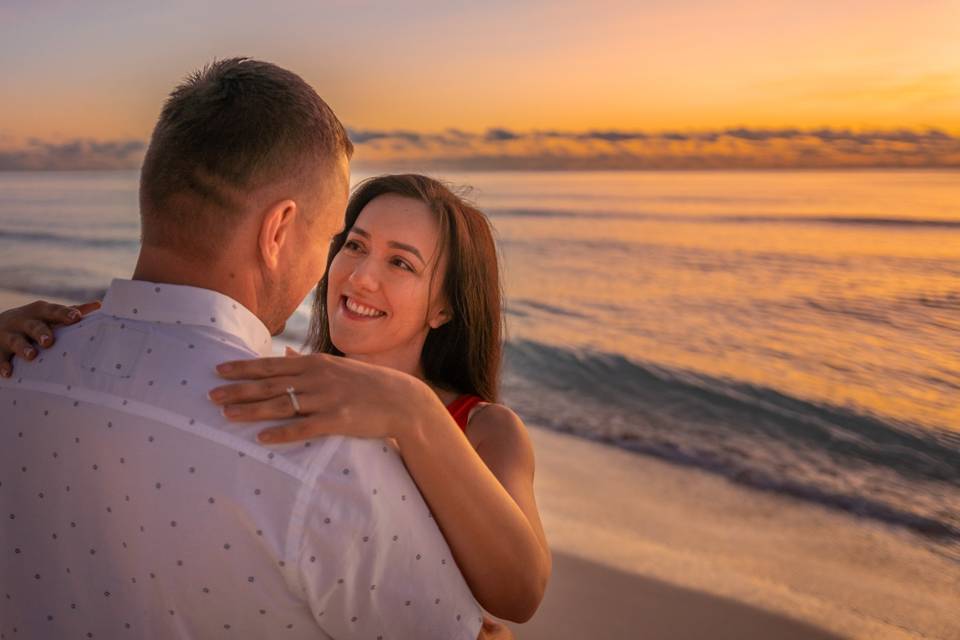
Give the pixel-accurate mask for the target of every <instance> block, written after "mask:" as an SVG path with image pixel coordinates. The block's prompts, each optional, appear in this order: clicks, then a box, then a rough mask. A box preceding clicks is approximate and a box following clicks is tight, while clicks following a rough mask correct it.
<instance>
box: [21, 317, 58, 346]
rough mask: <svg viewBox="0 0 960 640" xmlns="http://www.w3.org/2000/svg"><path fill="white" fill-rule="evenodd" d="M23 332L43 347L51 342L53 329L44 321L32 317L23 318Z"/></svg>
mask: <svg viewBox="0 0 960 640" xmlns="http://www.w3.org/2000/svg"><path fill="white" fill-rule="evenodd" d="M23 332H24V333H25V334H27V336H28V337H29V338H30V339H31V340H33V341H34V342H36V343H37V344H38V345H40V346H41V347H42V348H44V349H46V348H47V347H49V346H50V345H52V344H53V330H52V329H51V328H50V327H49V326H48V325H47V323H45V322H42V321H40V320H36V319H34V318H31V319H29V320H24V322H23Z"/></svg>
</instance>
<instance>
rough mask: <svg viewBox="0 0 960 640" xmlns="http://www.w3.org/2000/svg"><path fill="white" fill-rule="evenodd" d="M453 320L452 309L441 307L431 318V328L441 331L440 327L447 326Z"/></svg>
mask: <svg viewBox="0 0 960 640" xmlns="http://www.w3.org/2000/svg"><path fill="white" fill-rule="evenodd" d="M451 320H453V313H452V312H451V311H450V309H447V308H446V307H441V308H440V309H438V310H437V312H436V313H434V314H433V316H432V317H431V318H430V328H431V329H439V328H440V327H442V326H443V325H445V324H447V323H448V322H450V321H451Z"/></svg>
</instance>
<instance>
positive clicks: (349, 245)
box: [343, 240, 361, 251]
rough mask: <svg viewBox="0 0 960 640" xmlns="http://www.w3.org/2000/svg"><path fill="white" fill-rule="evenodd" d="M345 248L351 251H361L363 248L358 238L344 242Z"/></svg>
mask: <svg viewBox="0 0 960 640" xmlns="http://www.w3.org/2000/svg"><path fill="white" fill-rule="evenodd" d="M343 248H344V249H348V250H350V251H359V250H360V249H361V247H360V243H359V242H357V241H356V240H347V241H346V242H345V243H344V245H343Z"/></svg>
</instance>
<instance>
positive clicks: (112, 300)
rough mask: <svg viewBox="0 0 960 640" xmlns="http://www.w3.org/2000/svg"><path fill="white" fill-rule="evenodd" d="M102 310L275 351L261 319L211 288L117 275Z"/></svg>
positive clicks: (266, 351) (258, 350) (264, 351)
mask: <svg viewBox="0 0 960 640" xmlns="http://www.w3.org/2000/svg"><path fill="white" fill-rule="evenodd" d="M101 310H102V311H103V312H104V313H107V314H109V315H112V316H116V317H118V318H130V319H131V320H144V321H146V322H164V323H168V324H182V325H195V326H200V327H204V328H206V329H213V330H216V331H222V332H224V333H228V334H230V335H233V336H236V337H237V338H239V339H240V340H241V341H242V342H243V344H245V345H246V346H247V347H249V348H250V349H251V350H252V351H255V352H256V353H258V354H259V355H261V356H269V355H271V354H272V349H271V346H272V338H271V336H270V331H269V330H268V329H267V327H266V325H264V324H263V322H262V321H261V320H260V318H258V317H257V316H255V315H254V314H253V313H252V312H251V311H250V310H249V309H247V308H246V307H245V306H243V305H242V304H240V303H239V302H237V301H236V300H234V299H233V298H230V297H229V296H225V295H223V294H222V293H217V292H216V291H212V290H210V289H200V288H199V287H187V286H184V285H177V284H165V283H162V282H147V281H145V280H124V279H120V278H117V279H115V280H114V281H113V282H111V283H110V288H109V289H108V290H107V295H106V296H104V298H103V305H102V307H101Z"/></svg>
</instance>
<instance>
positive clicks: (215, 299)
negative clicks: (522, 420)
mask: <svg viewBox="0 0 960 640" xmlns="http://www.w3.org/2000/svg"><path fill="white" fill-rule="evenodd" d="M270 347H271V339H270V335H269V332H268V331H267V329H266V327H265V326H264V325H263V324H262V323H261V322H260V321H259V320H258V319H257V318H256V317H255V316H254V315H253V314H252V313H250V312H249V311H248V310H247V309H246V308H244V307H243V306H242V305H240V304H239V303H237V302H235V301H234V300H232V299H230V298H228V297H226V296H223V295H221V294H218V293H215V292H213V291H209V290H205V289H197V288H193V287H183V286H173V285H165V284H154V283H149V282H142V281H139V282H138V281H129V280H115V281H114V282H113V284H112V285H111V287H110V290H109V291H108V293H107V295H106V298H105V299H104V301H103V308H102V310H101V311H100V312H99V313H96V314H94V315H92V316H91V317H89V318H86V319H84V320H82V321H81V322H80V323H78V324H77V325H74V326H71V327H66V328H63V329H60V330H58V331H57V341H56V343H55V344H54V345H53V347H51V348H50V349H47V350H44V351H42V352H41V354H40V357H38V358H37V359H36V360H35V361H34V362H32V363H29V362H25V361H23V360H17V361H16V363H15V371H14V377H13V378H11V379H9V380H0V423H2V424H0V519H2V526H0V634H2V635H0V637H2V638H4V639H15V638H68V637H69V638H80V639H83V638H107V639H111V640H112V639H113V638H137V639H141V638H145V639H149V638H204V639H206V638H291V639H299V638H311V639H314V638H318V637H321V638H327V637H332V638H363V639H365V640H376V639H378V638H380V639H384V640H385V639H388V638H390V639H393V638H400V639H403V638H417V639H421V638H456V639H460V638H463V639H469V640H474V639H475V638H476V637H477V634H478V633H479V630H480V626H481V623H482V619H481V610H480V608H479V606H478V605H477V603H476V602H475V600H474V599H473V597H472V595H471V593H470V590H469V588H468V586H467V584H466V582H465V581H464V579H463V577H462V575H461V574H460V572H459V570H458V568H457V566H456V564H455V563H454V561H453V559H452V556H451V554H450V549H449V547H448V546H447V544H446V541H445V540H444V539H443V536H442V534H441V533H440V530H439V529H438V527H437V525H436V522H435V521H434V520H433V519H432V515H431V514H430V512H429V509H428V508H427V506H426V504H425V502H424V500H423V498H422V497H421V495H420V493H419V491H418V490H417V487H416V485H415V484H414V482H413V480H412V479H411V478H410V476H409V475H408V473H407V472H406V469H405V468H404V466H403V461H402V460H401V458H400V456H399V454H398V453H397V451H396V450H395V448H394V447H392V446H390V445H388V444H387V443H386V442H385V441H383V440H369V439H368V440H365V439H357V438H346V437H340V436H336V437H328V438H323V439H318V440H314V441H313V442H312V443H306V444H304V443H297V444H293V445H283V446H281V447H273V448H267V447H264V446H261V445H259V444H258V443H257V442H256V441H255V434H256V433H257V432H258V431H259V430H260V429H262V428H263V426H264V425H263V424H262V423H260V424H252V425H249V424H248V425H238V424H231V423H228V422H227V421H226V419H225V418H223V417H222V415H221V414H220V412H219V410H218V408H217V407H216V406H215V405H213V403H211V402H210V401H209V400H208V399H207V392H208V391H209V390H210V389H211V388H213V387H215V386H217V385H219V384H222V383H223V380H222V379H220V378H218V377H217V376H216V375H215V371H214V366H215V365H216V364H218V363H220V362H223V361H225V360H232V359H238V358H247V357H252V356H256V355H270Z"/></svg>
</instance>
